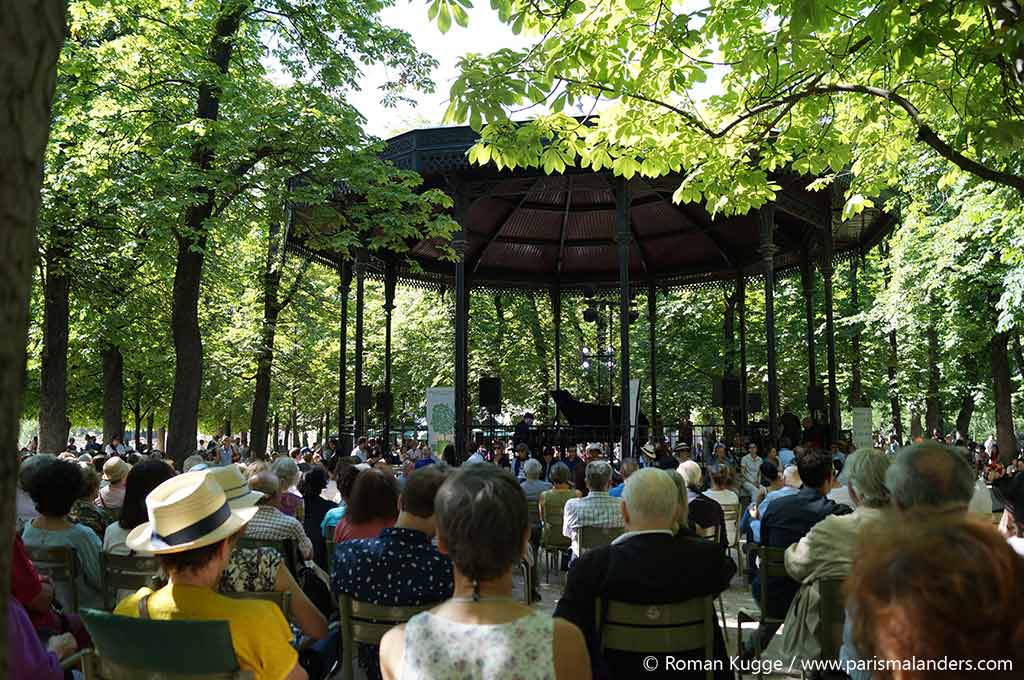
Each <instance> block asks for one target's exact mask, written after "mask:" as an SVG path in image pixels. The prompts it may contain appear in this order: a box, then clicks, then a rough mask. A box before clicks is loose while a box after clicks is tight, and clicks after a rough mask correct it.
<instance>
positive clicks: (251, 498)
mask: <svg viewBox="0 0 1024 680" xmlns="http://www.w3.org/2000/svg"><path fill="white" fill-rule="evenodd" d="M198 467H199V466H198V465H197V466H196V467H194V468H192V470H196V469H197V468H198ZM206 474H208V475H210V477H212V478H213V480H214V481H215V482H217V484H219V485H220V488H221V490H222V491H223V492H224V496H225V498H227V501H228V505H230V506H231V508H232V509H237V508H248V507H251V506H253V505H256V502H257V501H258V500H259V499H261V498H263V492H262V491H253V490H252V489H250V488H249V482H248V481H247V480H246V479H245V477H244V476H243V475H242V471H241V470H239V469H238V466H237V465H224V466H222V467H215V468H210V469H209V471H208V472H207V473H206Z"/></svg>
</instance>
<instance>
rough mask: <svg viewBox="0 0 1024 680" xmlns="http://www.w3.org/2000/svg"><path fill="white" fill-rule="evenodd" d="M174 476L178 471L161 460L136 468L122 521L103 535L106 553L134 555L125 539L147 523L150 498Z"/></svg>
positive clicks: (127, 490) (128, 486)
mask: <svg viewBox="0 0 1024 680" xmlns="http://www.w3.org/2000/svg"><path fill="white" fill-rule="evenodd" d="M173 476H174V470H172V469H171V468H170V466H168V465H166V464H165V463H164V462H163V461H159V460H148V461H145V462H143V463H139V464H138V465H136V466H135V467H133V468H132V470H131V472H129V473H128V478H127V481H126V483H125V492H124V503H123V505H122V506H121V518H120V519H119V520H118V521H116V522H114V523H113V524H111V525H110V526H108V527H107V530H106V532H105V533H104V534H103V552H107V553H111V554H114V555H130V554H131V550H130V549H129V548H128V544H127V543H125V539H127V538H128V534H129V532H131V530H132V529H134V528H135V527H137V526H139V525H140V524H142V523H143V522H145V521H146V496H148V495H149V492H150V491H152V490H153V489H155V488H156V487H158V486H160V485H161V484H163V483H164V482H166V481H167V480H168V479H170V478H171V477H173Z"/></svg>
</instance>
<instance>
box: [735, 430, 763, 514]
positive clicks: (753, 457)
mask: <svg viewBox="0 0 1024 680" xmlns="http://www.w3.org/2000/svg"><path fill="white" fill-rule="evenodd" d="M763 460H764V459H763V458H761V456H760V454H759V453H758V450H757V444H755V443H753V442H751V443H750V444H748V445H747V453H746V455H744V456H743V458H742V459H740V479H739V481H740V488H741V489H742V490H743V495H744V496H745V497H747V498H750V499H751V500H754V499H756V498H757V497H758V491H760V489H761V487H760V485H759V482H760V481H761V463H762V462H763Z"/></svg>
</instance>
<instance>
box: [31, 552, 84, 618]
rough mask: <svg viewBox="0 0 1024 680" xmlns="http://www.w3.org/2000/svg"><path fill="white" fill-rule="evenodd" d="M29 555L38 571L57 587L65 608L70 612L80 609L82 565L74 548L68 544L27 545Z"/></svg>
mask: <svg viewBox="0 0 1024 680" xmlns="http://www.w3.org/2000/svg"><path fill="white" fill-rule="evenodd" d="M25 550H26V552H28V557H29V559H30V560H32V564H34V565H35V567H36V571H38V572H39V573H40V574H42V575H43V576H48V577H49V578H50V580H51V581H53V583H54V585H55V586H56V587H57V595H58V599H59V600H60V603H61V604H62V605H63V606H64V610H65V611H67V612H70V613H76V612H77V611H78V600H79V597H78V575H79V571H80V566H79V564H78V555H77V554H75V550H74V548H69V547H67V546H60V547H42V546H32V545H26V546H25Z"/></svg>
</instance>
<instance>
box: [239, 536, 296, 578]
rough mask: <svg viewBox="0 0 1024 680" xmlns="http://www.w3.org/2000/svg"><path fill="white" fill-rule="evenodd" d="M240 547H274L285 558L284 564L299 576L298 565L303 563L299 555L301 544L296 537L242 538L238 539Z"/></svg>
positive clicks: (294, 574)
mask: <svg viewBox="0 0 1024 680" xmlns="http://www.w3.org/2000/svg"><path fill="white" fill-rule="evenodd" d="M238 547H239V548H273V549H274V550H276V551H277V552H279V553H281V557H282V558H284V565H285V566H286V567H288V571H290V572H291V573H292V575H293V576H298V573H299V572H298V566H299V565H300V564H301V563H302V558H301V557H300V556H299V546H298V545H297V544H296V542H295V540H294V539H291V538H283V539H273V540H272V539H267V538H247V537H246V538H242V539H240V540H239V541H238Z"/></svg>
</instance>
